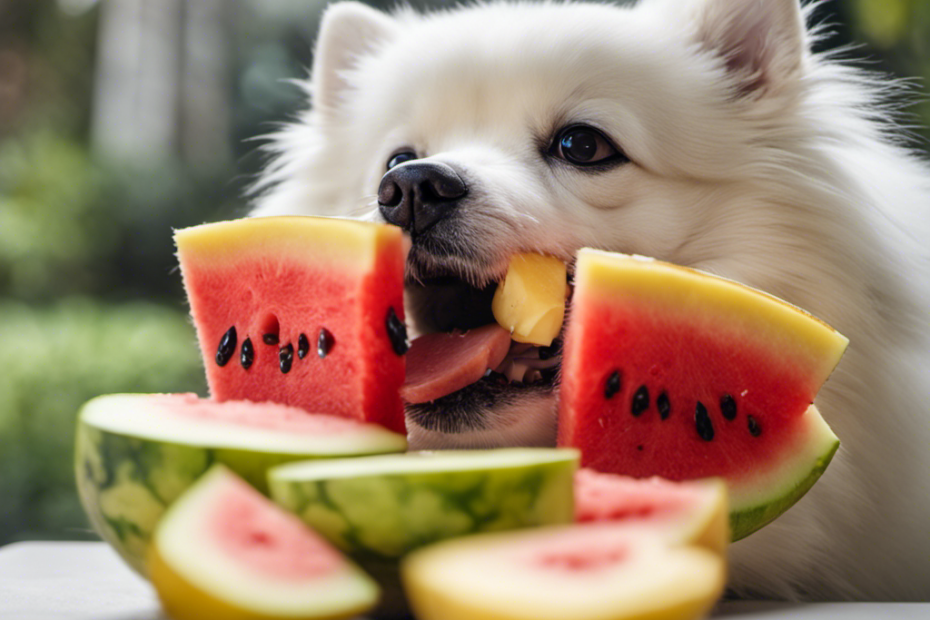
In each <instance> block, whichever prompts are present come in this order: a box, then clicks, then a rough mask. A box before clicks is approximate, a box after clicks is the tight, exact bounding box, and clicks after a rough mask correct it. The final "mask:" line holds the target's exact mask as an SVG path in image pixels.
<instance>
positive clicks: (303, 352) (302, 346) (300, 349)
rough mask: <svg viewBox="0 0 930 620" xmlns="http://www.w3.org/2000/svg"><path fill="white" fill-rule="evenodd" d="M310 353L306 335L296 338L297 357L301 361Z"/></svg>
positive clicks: (308, 340)
mask: <svg viewBox="0 0 930 620" xmlns="http://www.w3.org/2000/svg"><path fill="white" fill-rule="evenodd" d="M309 352H310V339H309V338H307V334H301V335H299V336H297V357H298V358H300V359H303V358H305V357H307V353H309Z"/></svg>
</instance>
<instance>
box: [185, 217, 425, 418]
mask: <svg viewBox="0 0 930 620" xmlns="http://www.w3.org/2000/svg"><path fill="white" fill-rule="evenodd" d="M175 241H176V243H177V246H178V259H179V261H180V264H181V273H182V275H183V278H184V286H185V289H186V290H187V296H188V299H189V300H190V306H191V314H192V315H193V318H194V323H195V324H196V326H197V337H198V340H199V342H200V348H201V351H202V354H203V359H204V364H205V366H206V370H207V381H208V383H209V385H210V391H211V394H212V395H213V397H214V398H216V399H217V400H220V401H225V400H243V399H247V400H253V401H273V402H278V403H282V404H286V405H292V406H296V407H301V408H303V409H306V410H308V411H313V412H319V413H331V414H336V415H341V416H345V417H352V418H356V419H360V420H363V421H366V422H377V423H379V424H382V425H384V426H385V427H387V428H389V429H391V430H394V431H398V432H403V431H404V417H403V403H402V402H401V400H400V396H399V394H398V390H399V388H400V386H401V384H402V383H403V381H404V358H403V355H404V353H405V352H406V350H407V347H408V343H407V338H406V330H405V328H404V307H403V277H404V249H403V239H402V235H401V232H400V229H398V228H396V227H393V226H386V225H378V224H371V223H365V222H358V221H352V220H340V219H335V218H315V217H269V218H253V219H244V220H235V221H229V222H220V223H216V224H204V225H202V226H194V227H192V228H185V229H183V230H178V231H176V233H175Z"/></svg>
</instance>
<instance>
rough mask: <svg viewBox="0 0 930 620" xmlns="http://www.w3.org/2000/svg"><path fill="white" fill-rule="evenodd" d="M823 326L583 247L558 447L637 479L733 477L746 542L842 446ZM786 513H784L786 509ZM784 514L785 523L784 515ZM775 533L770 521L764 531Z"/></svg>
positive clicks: (688, 277)
mask: <svg viewBox="0 0 930 620" xmlns="http://www.w3.org/2000/svg"><path fill="white" fill-rule="evenodd" d="M846 344H847V341H846V339H845V338H844V337H843V336H841V335H840V334H838V333H837V332H835V331H834V330H833V329H831V328H830V327H829V326H827V325H825V324H824V323H822V322H820V321H818V320H816V319H814V318H813V317H810V316H809V315H807V314H806V313H804V312H802V311H800V310H798V309H796V308H794V307H792V306H789V305H788V304H786V303H784V302H782V301H780V300H777V299H775V298H773V297H770V296H768V295H765V294H762V293H759V292H757V291H754V290H752V289H749V288H747V287H745V286H742V285H739V284H736V283H734V282H731V281H728V280H724V279H722V278H717V277H714V276H710V275H708V274H703V273H700V272H696V271H693V270H689V269H685V268H682V267H677V266H673V265H669V264H666V263H662V262H659V261H652V260H648V259H643V258H640V257H630V256H624V255H619V254H610V253H606V252H599V251H595V250H582V251H581V252H580V253H579V257H578V262H577V267H576V281H575V290H574V298H573V304H572V310H571V315H570V318H569V323H568V327H567V330H566V340H565V348H564V352H563V366H562V386H561V393H560V405H559V406H560V414H559V415H560V417H559V445H564V446H573V447H577V448H580V449H581V451H582V465H583V466H586V467H591V468H593V469H596V470H599V471H604V472H614V473H621V474H625V475H629V476H634V477H649V476H661V477H663V478H667V479H670V480H690V479H696V478H707V477H711V476H720V477H723V478H725V479H726V481H727V483H728V485H729V488H730V493H731V505H732V508H733V510H734V514H735V515H742V519H743V521H744V522H743V525H740V526H737V524H736V523H734V536H735V537H736V538H738V537H740V536H742V535H745V534H747V533H748V531H747V528H750V526H751V529H755V528H757V527H760V526H761V524H760V523H759V522H758V521H757V520H756V519H755V518H749V519H748V521H747V520H746V519H747V515H748V514H750V513H751V514H758V515H761V514H762V513H764V514H765V519H767V520H771V518H774V517H773V516H772V514H771V513H772V510H773V506H774V507H775V508H778V509H779V510H781V511H783V510H785V509H787V507H789V506H790V505H791V503H793V502H794V501H796V500H797V499H798V498H799V497H800V496H801V495H803V493H804V492H806V490H807V489H808V488H810V486H811V485H812V484H813V482H814V481H815V480H816V479H817V477H819V475H820V473H821V472H822V471H823V469H824V468H825V467H826V464H827V463H828V462H829V459H830V457H832V454H833V452H834V451H835V450H836V445H837V442H836V438H835V437H834V436H833V434H832V432H830V431H829V428H828V427H826V425H825V424H824V423H823V420H822V419H821V418H820V416H819V414H818V413H817V411H816V409H814V408H813V407H811V403H812V402H813V400H814V397H815V395H816V394H817V391H818V390H819V389H820V386H821V385H822V384H823V383H824V381H826V379H827V378H828V376H829V375H830V373H831V372H832V370H833V368H834V367H835V365H836V364H837V362H838V361H839V358H840V356H841V355H842V353H843V351H844V350H845V347H846ZM786 504H787V505H786ZM776 516H777V515H776ZM766 522H767V521H766Z"/></svg>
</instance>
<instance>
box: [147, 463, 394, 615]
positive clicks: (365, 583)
mask: <svg viewBox="0 0 930 620" xmlns="http://www.w3.org/2000/svg"><path fill="white" fill-rule="evenodd" d="M147 559H148V567H149V571H148V572H149V575H150V578H151V581H152V585H153V586H155V590H156V591H157V592H158V596H159V598H160V599H161V601H162V605H163V606H164V608H165V611H167V612H168V614H169V615H170V616H171V617H172V618H174V619H175V620H188V619H189V620H205V619H207V618H209V619H210V620H244V619H247V618H248V619H251V620H262V619H266V620H271V619H273V618H274V619H278V620H288V619H290V620H297V619H302V620H310V619H317V618H319V619H321V620H322V619H330V620H335V619H337V618H352V617H354V616H356V615H358V614H359V613H363V612H365V611H368V610H369V609H371V608H372V607H373V606H374V604H375V603H376V601H377V599H378V586H377V585H376V584H375V583H374V582H373V581H372V580H371V579H370V578H369V577H368V576H367V575H365V574H364V573H363V572H362V571H361V570H359V569H358V568H357V567H355V566H354V565H353V564H352V563H351V562H349V561H348V560H346V559H345V558H344V557H342V555H341V554H340V553H339V552H338V551H336V550H335V549H333V548H332V547H331V546H330V545H329V543H327V542H326V541H325V540H323V539H322V538H320V537H319V535H317V534H315V533H314V532H313V531H311V530H309V529H307V528H306V527H305V526H304V525H303V524H302V523H300V521H298V520H297V519H296V518H295V517H294V516H293V515H290V514H288V513H286V512H284V511H282V510H281V509H280V508H278V507H277V506H275V505H274V504H272V503H271V502H270V501H268V500H267V499H266V498H264V497H262V496H261V495H260V494H259V493H258V492H256V491H255V490H254V489H252V488H251V487H250V486H249V485H247V484H246V483H245V482H244V481H242V480H241V479H239V478H237V477H236V476H235V475H234V474H233V473H232V472H230V471H229V470H228V469H226V468H225V467H222V466H219V465H218V466H215V467H214V468H213V469H211V470H210V471H209V472H208V473H207V474H206V475H204V476H203V478H202V479H201V480H199V481H198V482H197V484H195V485H194V486H193V487H191V488H190V489H189V490H188V491H187V492H186V493H185V494H184V495H183V496H182V497H181V498H180V499H178V501H177V502H176V503H175V505H174V506H172V507H171V509H170V510H169V511H168V512H167V513H166V514H165V518H164V519H163V520H162V522H161V523H160V524H159V526H158V529H157V530H156V532H155V537H154V539H153V543H152V546H151V547H150V551H149V554H148V558H147Z"/></svg>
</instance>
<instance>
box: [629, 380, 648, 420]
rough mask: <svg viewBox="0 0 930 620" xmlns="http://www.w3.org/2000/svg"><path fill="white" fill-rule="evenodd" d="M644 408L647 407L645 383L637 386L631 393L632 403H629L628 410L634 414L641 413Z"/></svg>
mask: <svg viewBox="0 0 930 620" xmlns="http://www.w3.org/2000/svg"><path fill="white" fill-rule="evenodd" d="M646 409H649V388H648V387H646V386H645V385H641V386H639V389H638V390H636V393H634V394H633V403H632V405H630V412H631V413H632V414H633V415H634V416H639V415H641V414H642V413H643V412H644V411H645V410H646Z"/></svg>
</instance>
